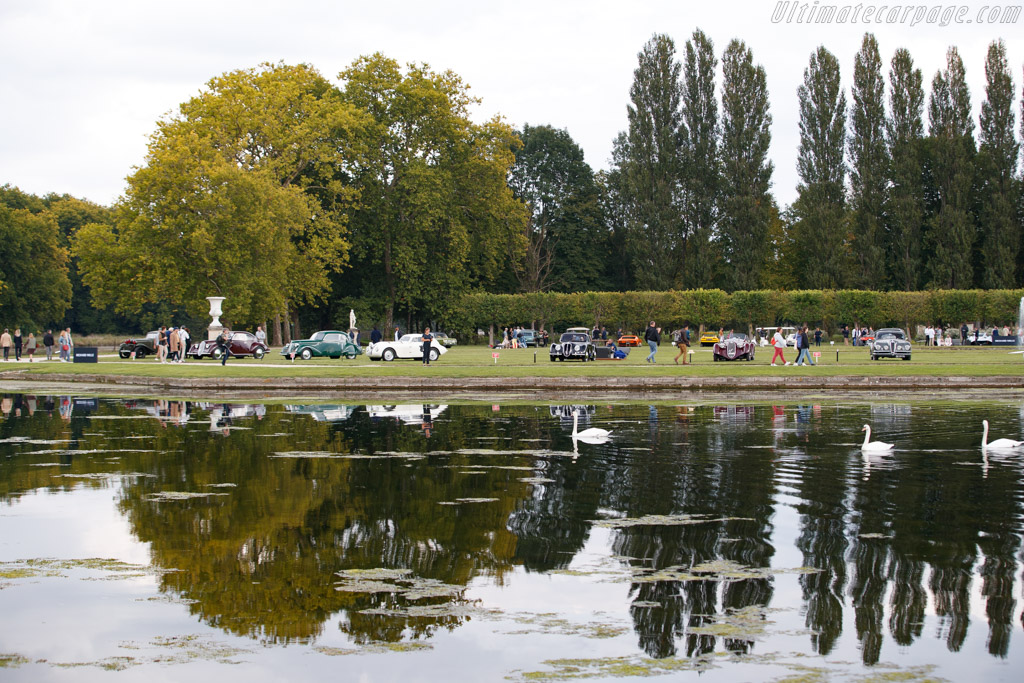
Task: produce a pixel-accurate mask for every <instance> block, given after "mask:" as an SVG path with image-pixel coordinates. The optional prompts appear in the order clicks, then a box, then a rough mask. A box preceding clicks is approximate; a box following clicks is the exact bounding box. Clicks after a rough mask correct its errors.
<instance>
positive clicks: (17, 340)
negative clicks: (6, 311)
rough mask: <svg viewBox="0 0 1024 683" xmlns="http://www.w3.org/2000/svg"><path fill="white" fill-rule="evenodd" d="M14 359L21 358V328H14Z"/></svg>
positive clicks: (18, 359)
mask: <svg viewBox="0 0 1024 683" xmlns="http://www.w3.org/2000/svg"><path fill="white" fill-rule="evenodd" d="M13 341H14V360H15V361H20V360H21V328H20V327H19V328H17V329H16V330H14V339H13Z"/></svg>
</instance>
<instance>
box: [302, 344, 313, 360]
mask: <svg viewBox="0 0 1024 683" xmlns="http://www.w3.org/2000/svg"><path fill="white" fill-rule="evenodd" d="M312 357H313V351H312V350H311V349H310V348H309V347H308V346H307V347H306V348H304V349H302V351H300V352H299V358H301V359H302V360H309V359H310V358H312Z"/></svg>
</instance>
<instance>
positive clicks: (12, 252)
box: [0, 185, 71, 337]
mask: <svg viewBox="0 0 1024 683" xmlns="http://www.w3.org/2000/svg"><path fill="white" fill-rule="evenodd" d="M12 207H15V208H12ZM70 305H71V282H70V280H69V279H68V252H67V249H65V248H64V247H63V246H62V245H61V243H60V229H59V227H58V226H57V221H56V220H54V217H53V215H52V214H50V213H49V212H47V211H45V209H44V206H43V205H42V203H41V202H40V201H39V200H38V198H37V197H32V196H31V195H25V194H23V193H21V192H20V191H19V190H17V189H16V188H12V187H9V186H6V185H5V186H3V187H0V320H2V321H3V327H10V328H11V329H12V330H13V329H14V328H15V327H21V328H23V330H22V331H23V333H24V336H25V337H27V336H28V333H29V332H36V331H39V330H40V329H41V328H42V326H44V325H52V324H53V323H55V322H57V321H59V320H60V319H61V318H62V317H63V316H64V312H65V311H66V310H67V309H68V307H70Z"/></svg>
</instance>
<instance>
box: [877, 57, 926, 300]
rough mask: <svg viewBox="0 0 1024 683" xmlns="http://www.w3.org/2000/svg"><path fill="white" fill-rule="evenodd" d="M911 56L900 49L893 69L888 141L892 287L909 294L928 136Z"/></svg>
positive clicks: (914, 276)
mask: <svg viewBox="0 0 1024 683" xmlns="http://www.w3.org/2000/svg"><path fill="white" fill-rule="evenodd" d="M922 83H923V76H922V74H921V70H920V69H915V68H914V60H913V58H912V57H911V56H910V52H909V51H907V50H906V49H904V48H900V49H898V50H896V53H895V54H894V55H893V57H892V65H891V67H890V69H889V111H890V116H889V119H888V121H887V122H886V141H887V143H888V146H889V158H890V159H891V163H892V166H891V170H890V180H891V182H892V185H891V188H890V190H889V228H888V246H889V249H888V254H889V258H888V261H889V267H890V278H891V281H892V283H893V286H894V287H897V288H900V289H904V290H907V291H912V290H916V289H918V288H919V287H920V285H921V279H922V272H921V271H922V268H921V237H922V230H921V224H922V221H923V220H924V184H923V182H922V173H923V167H922V159H921V153H922V150H921V145H922V138H923V135H924V122H923V120H922V118H921V117H922V113H923V112H924V89H923V87H922Z"/></svg>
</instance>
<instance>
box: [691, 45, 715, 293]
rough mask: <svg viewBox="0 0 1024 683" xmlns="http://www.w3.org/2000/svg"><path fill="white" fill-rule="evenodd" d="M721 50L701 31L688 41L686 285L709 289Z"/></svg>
mask: <svg viewBox="0 0 1024 683" xmlns="http://www.w3.org/2000/svg"><path fill="white" fill-rule="evenodd" d="M714 50H715V46H714V44H713V43H712V42H711V39H710V38H708V37H707V35H705V33H704V32H703V31H701V30H700V29H697V30H696V31H694V32H693V37H692V38H691V39H690V40H688V41H686V56H685V60H684V66H683V124H684V126H685V129H686V130H687V131H688V133H689V135H688V138H687V145H686V148H685V151H684V156H683V163H684V187H685V192H684V201H685V207H686V208H685V218H686V221H687V223H688V225H689V229H688V231H687V233H688V234H687V253H686V283H685V284H686V286H688V287H703V286H705V285H706V284H707V283H709V282H710V281H711V280H712V278H713V276H714V273H715V271H716V269H717V263H718V255H717V253H716V248H715V247H716V244H718V241H717V240H716V239H715V238H716V236H717V235H716V226H717V222H718V202H719V193H720V185H721V183H720V170H719V154H718V142H719V133H720V131H719V126H718V100H717V99H716V98H715V69H716V68H717V66H718V60H717V59H716V58H715V52H714Z"/></svg>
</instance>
